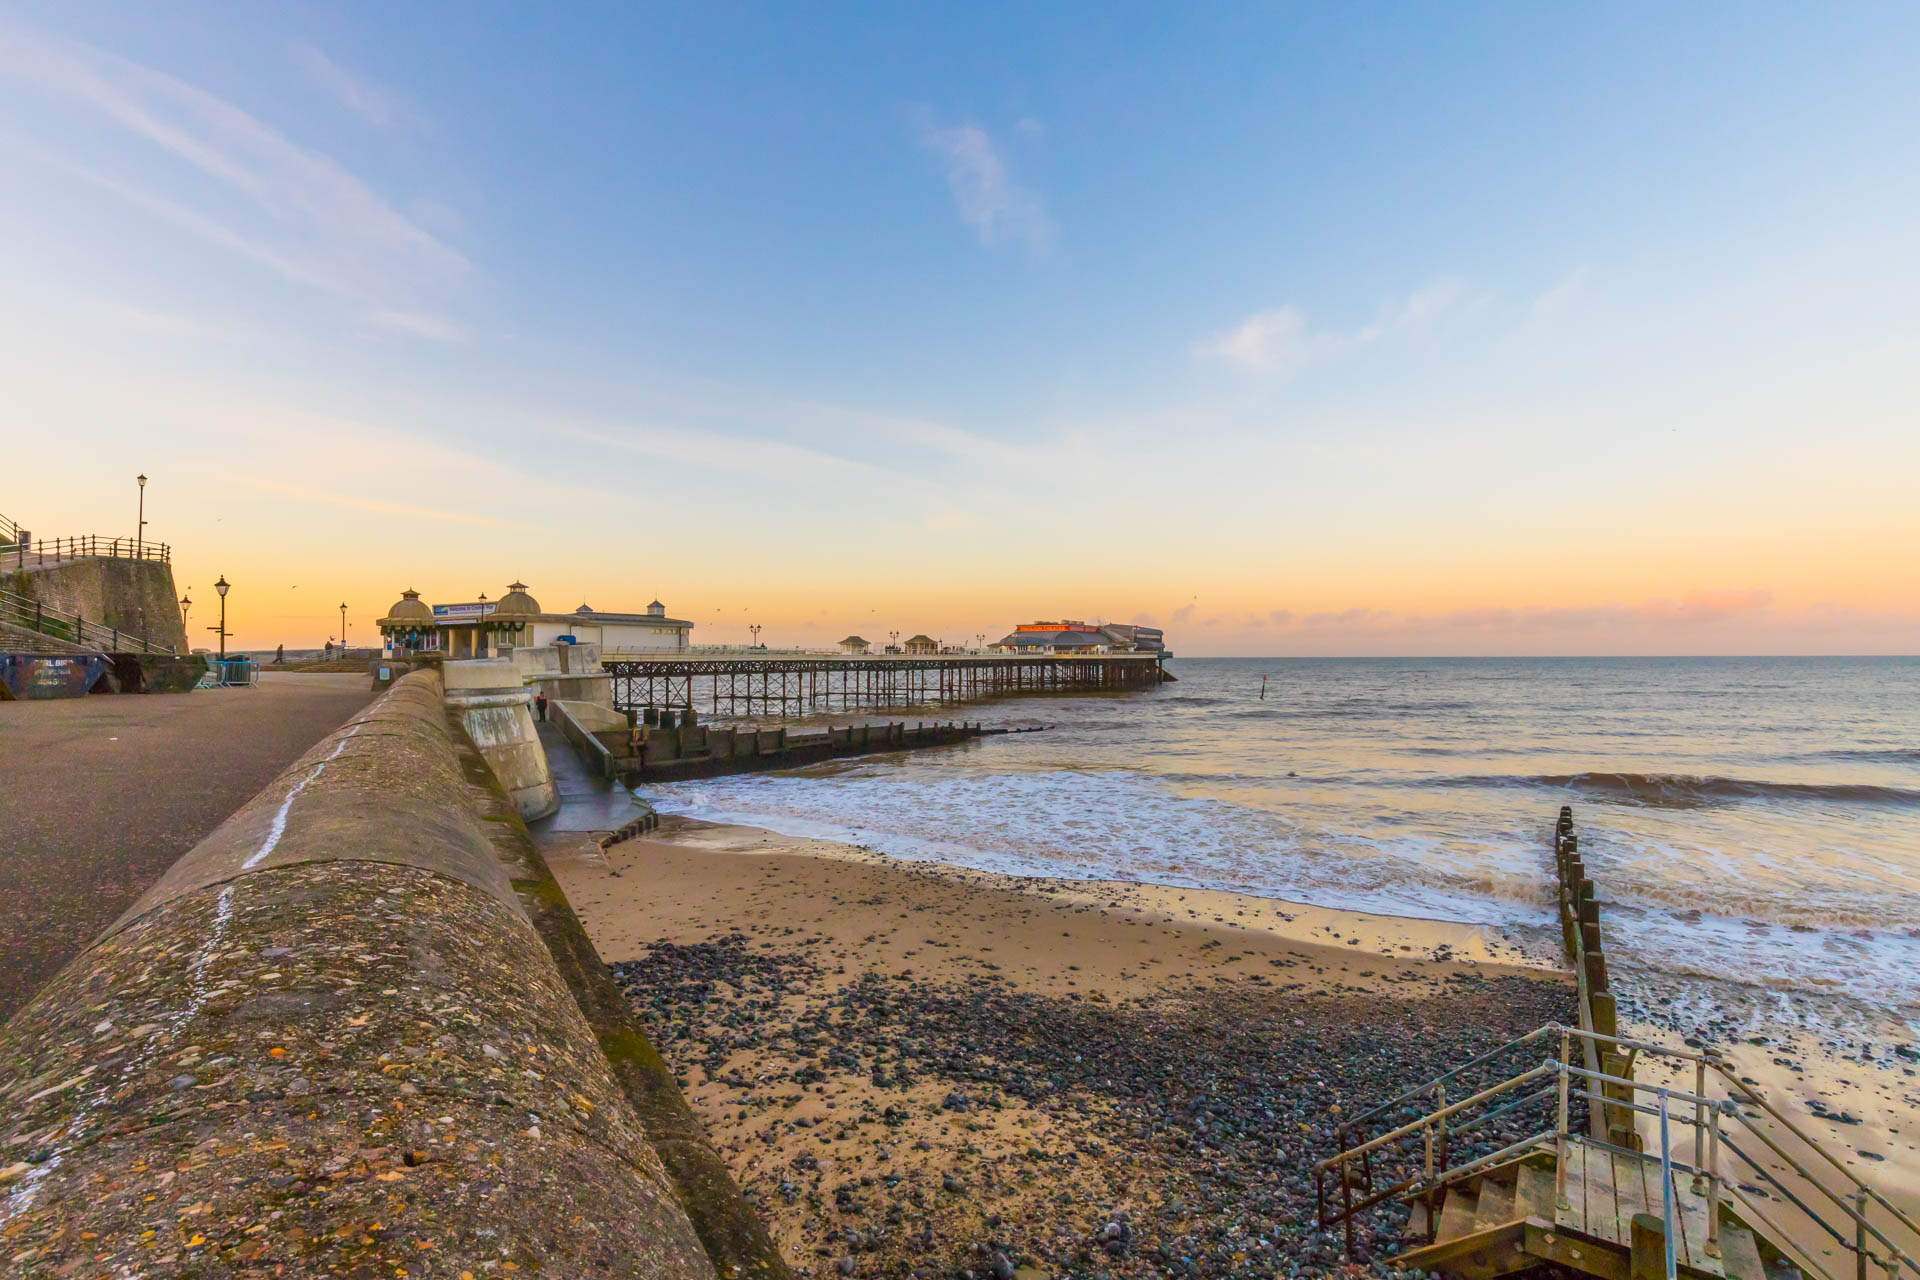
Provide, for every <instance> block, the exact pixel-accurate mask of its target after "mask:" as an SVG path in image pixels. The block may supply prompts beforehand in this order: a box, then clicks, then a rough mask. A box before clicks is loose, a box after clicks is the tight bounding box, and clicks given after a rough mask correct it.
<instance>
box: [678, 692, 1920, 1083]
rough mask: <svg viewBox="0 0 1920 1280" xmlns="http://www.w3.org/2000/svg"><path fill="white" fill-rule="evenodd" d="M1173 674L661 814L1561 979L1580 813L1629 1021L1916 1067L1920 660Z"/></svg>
mask: <svg viewBox="0 0 1920 1280" xmlns="http://www.w3.org/2000/svg"><path fill="white" fill-rule="evenodd" d="M1167 669H1168V670H1169V671H1170V672H1171V673H1172V674H1173V675H1174V676H1175V677H1176V678H1177V680H1176V682H1174V683H1169V684H1166V685H1164V686H1162V687H1160V688H1159V689H1157V690H1154V691H1151V692H1146V693H1131V694H1123V695H1116V696H1112V697H1107V696H1089V695H1084V694H1082V695H1067V696H1052V697H1028V698H1015V699H1006V700H1002V701H995V702H988V703H981V704H972V705H969V706H966V707H964V708H940V709H926V710H924V711H920V712H913V711H909V712H908V713H907V714H906V718H907V719H909V720H912V719H914V718H916V716H918V718H925V719H932V718H936V717H937V718H941V719H954V718H965V719H969V720H979V721H983V722H985V723H986V724H988V725H992V726H1005V727H1016V728H1041V729H1044V732H1038V733H1027V734H1017V735H1008V736H1005V737H995V738H987V739H983V740H981V741H979V742H977V743H974V744H971V745H968V746H965V747H959V748H954V749H947V750H937V751H925V752H913V753H906V754H901V755H887V756H873V757H864V758H859V759H855V760H850V761H839V762H834V763H832V764H828V765H824V766H820V767H816V768H810V769H804V770H798V771H794V772H789V773H780V774H757V775H745V776H738V777H731V778H722V779H715V780H709V781H703V782H686V783H677V784H671V785H665V786H655V787H649V788H648V789H647V793H646V794H647V798H648V799H649V800H650V801H651V802H652V803H654V804H655V805H656V806H657V807H658V808H659V809H660V810H661V811H663V812H667V813H678V814H685V815H688V816H691V817H695V818H700V819H705V820H708V821H714V822H726V823H740V824H747V825H753V826H758V827H764V828H768V829H771V830H774V831H779V832H783V833H787V834H791V835H803V836H812V837H819V838H826V839H832V840H837V841H842V842H847V843H853V844H859V845H864V846H867V847H869V848H871V849H874V850H877V851H879V852H881V853H884V854H887V855H889V856H892V857H896V858H903V859H916V860H927V861H937V862H943V863H950V864H955V865H959V866H964V867H970V868H979V869H985V870H991V871H998V872H1006V873H1012V874H1016V875H1024V876H1041V877H1060V878H1068V879H1111V880H1122V881H1138V882H1146V883H1153V884H1160V885H1170V886H1184V887H1197V888H1206V889H1218V890H1227V891H1232V892H1236V893H1242V894H1251V895H1257V896H1260V897H1265V898H1274V899H1282V900H1286V901H1290V902H1299V903H1311V904H1314V905H1317V906H1323V907H1333V908H1344V909H1350V910H1354V911H1362V912H1368V913H1374V914H1387V915H1396V916H1406V917H1413V918H1418V919H1427V920H1442V921H1453V922H1463V923H1467V924H1473V925H1480V926H1485V927H1486V928H1487V929H1488V930H1489V931H1490V932H1496V933H1498V934H1499V936H1501V937H1502V938H1504V939H1507V940H1509V941H1510V942H1512V943H1514V944H1515V945H1518V946H1520V947H1521V948H1522V950H1524V951H1527V952H1529V953H1530V954H1531V955H1533V956H1536V957H1537V958H1538V959H1539V961H1540V962H1541V963H1544V964H1551V963H1555V962H1556V961H1557V955H1556V952H1557V948H1558V945H1559V942H1558V938H1559V934H1558V927H1557V925H1556V924H1555V917H1554V914H1553V869H1552V859H1551V854H1550V848H1551V845H1550V831H1551V828H1552V825H1553V821H1554V818H1555V816H1556V815H1557V813H1558V811H1559V809H1560V806H1561V805H1572V806H1573V810H1574V817H1575V825H1576V831H1577V832H1578V834H1579V837H1580V843H1581V849H1582V852H1583V854H1584V855H1585V857H1586V861H1587V865H1588V868H1589V873H1590V874H1591V875H1592V877H1593V878H1594V880H1595V881H1596V882H1597V885H1598V888H1599V894H1600V898H1601V903H1602V912H1603V921H1604V926H1605V929H1606V932H1607V939H1608V943H1607V945H1608V950H1609V955H1610V959H1611V960H1612V963H1613V967H1614V985H1615V987H1616V989H1618V990H1619V991H1620V992H1621V994H1622V996H1623V1003H1622V1008H1623V1012H1624V1013H1627V1014H1629V1015H1630V1016H1637V1017H1639V1018H1641V1019H1643V1020H1647V1021H1652V1022H1664V1023H1665V1024H1666V1025H1668V1026H1669V1027H1671V1028H1674V1029H1677V1030H1679V1031H1683V1032H1684V1031H1686V1030H1687V1029H1688V1028H1687V1026H1686V1023H1687V1021H1688V1020H1689V1019H1694V1020H1698V1021H1700V1022H1701V1023H1702V1024H1705V1023H1707V1022H1712V1023H1713V1024H1714V1026H1715V1027H1716V1029H1717V1030H1718V1032H1719V1033H1720V1034H1721V1035H1722V1036H1727V1035H1734V1036H1738V1037H1741V1038H1749V1037H1760V1038H1765V1037H1767V1036H1769V1035H1773V1036H1780V1035H1783V1034H1788V1033H1791V1032H1795V1031H1799V1032H1811V1033H1813V1034H1815V1035H1817V1036H1819V1037H1822V1038H1823V1039H1824V1040H1825V1041H1826V1042H1827V1043H1828V1044H1829V1046H1830V1047H1834V1048H1836V1049H1840V1050H1844V1052H1846V1053H1847V1054H1848V1055H1850V1056H1864V1059H1865V1060H1867V1061H1881V1060H1884V1061H1885V1062H1887V1063H1895V1062H1896V1060H1895V1059H1893V1058H1890V1057H1887V1053H1888V1051H1889V1050H1890V1049H1893V1048H1894V1047H1895V1046H1897V1045H1900V1044H1902V1043H1904V1044H1905V1045H1906V1046H1907V1047H1908V1049H1909V1050H1910V1049H1911V1045H1912V1042H1913V1040H1914V1038H1915V1034H1916V1031H1920V659H1914V658H1582V659H1568V658H1512V659H1492V658H1470V659H1451V658H1421V659H1285V658H1219V659H1180V658H1176V659H1172V660H1170V661H1169V663H1168V667H1167ZM829 718H830V719H832V720H834V721H835V722H845V721H847V720H849V719H855V718H859V719H878V718H880V717H879V716H875V715H868V716H860V717H854V716H850V715H849V714H848V713H840V714H837V715H835V716H833V717H829Z"/></svg>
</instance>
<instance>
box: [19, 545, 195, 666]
mask: <svg viewBox="0 0 1920 1280" xmlns="http://www.w3.org/2000/svg"><path fill="white" fill-rule="evenodd" d="M20 581H22V582H23V584H24V586H25V589H26V591H27V592H28V593H30V594H31V595H32V596H33V597H34V598H35V599H37V600H39V601H40V602H41V603H42V604H45V605H47V606H49V607H51V608H55V609H64V610H66V611H67V612H68V613H77V614H79V615H80V616H81V617H83V618H85V619H86V620H87V621H88V622H93V623H98V624H99V625H100V626H103V627H114V628H117V629H118V630H120V631H121V632H123V633H125V634H126V635H128V636H130V637H141V636H143V637H145V638H146V639H148V640H150V641H152V642H153V643H154V644H156V645H172V646H173V647H174V649H176V650H177V651H179V652H180V653H185V652H187V650H188V647H189V646H188V644H187V629H186V626H185V624H183V623H182V622H181V620H180V593H179V592H178V591H177V590H175V589H174V585H173V569H172V568H171V567H170V566H168V565H166V564H163V563H161V562H160V561H158V560H116V559H113V558H111V557H104V556H102V557H94V558H92V559H88V560H68V561H65V562H62V563H60V564H51V565H47V566H46V567H44V568H39V569H33V570H30V571H29V572H27V573H26V574H24V575H22V577H21V579H20ZM208 594H209V595H211V594H212V593H211V592H209V593H208ZM201 608H203V609H208V610H209V613H208V616H207V619H206V620H207V621H208V622H209V623H212V622H217V621H218V620H219V617H220V602H219V601H218V600H211V599H210V600H209V601H207V603H206V604H204V605H202V606H201ZM196 612H197V611H196Z"/></svg>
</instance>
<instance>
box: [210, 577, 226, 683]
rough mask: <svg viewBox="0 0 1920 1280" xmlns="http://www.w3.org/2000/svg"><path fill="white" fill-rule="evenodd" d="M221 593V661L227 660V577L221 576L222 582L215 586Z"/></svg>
mask: <svg viewBox="0 0 1920 1280" xmlns="http://www.w3.org/2000/svg"><path fill="white" fill-rule="evenodd" d="M213 589H214V590H215V591H218V592H219V593H220V628H219V630H220V661H222V662H225V661H226V660H227V575H226V574H224V573H223V574H221V575H220V581H218V582H216V583H214V584H213Z"/></svg>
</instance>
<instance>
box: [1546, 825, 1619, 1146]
mask: <svg viewBox="0 0 1920 1280" xmlns="http://www.w3.org/2000/svg"><path fill="white" fill-rule="evenodd" d="M1553 863H1554V871H1555V875H1556V878H1557V879H1558V881H1559V903H1560V938H1561V942H1562V943H1563V945H1564V946H1565V948H1566V953H1567V963H1568V964H1569V965H1571V966H1572V967H1573V976H1574V982H1575V984H1576V986H1577V988H1578V991H1579V1000H1580V1008H1579V1016H1580V1027H1581V1029H1582V1030H1584V1031H1592V1032H1595V1033H1596V1034H1598V1035H1601V1036H1608V1037H1618V1036H1619V1034H1620V1013H1619V1008H1618V1006H1617V1005H1616V1003H1615V1001H1614V996H1613V984H1612V981H1611V979H1610V978H1609V977H1608V975H1607V952H1606V939H1605V938H1604V937H1603V936H1602V934H1601V932H1600V899H1599V895H1598V892H1597V890H1596V889H1595V887H1594V883H1593V878H1592V877H1591V876H1589V875H1588V874H1587V866H1586V861H1585V859H1583V858H1582V857H1581V856H1580V837H1579V836H1578V835H1576V834H1575V833H1574V830H1573V806H1572V805H1561V806H1560V816H1559V818H1558V819H1557V820H1556V821H1555V822H1554V827H1553ZM1583 1044H1584V1046H1585V1054H1586V1057H1587V1064H1586V1065H1587V1068H1588V1070H1591V1071H1600V1072H1603V1073H1605V1074H1606V1075H1609V1076H1613V1077H1615V1078H1618V1079H1623V1080H1631V1079H1632V1078H1633V1055H1632V1054H1631V1053H1624V1054H1623V1053H1618V1052H1615V1051H1613V1049H1612V1048H1610V1047H1607V1046H1606V1044H1605V1042H1604V1041H1602V1042H1598V1043H1596V1042H1595V1041H1593V1040H1585V1041H1583ZM1602 1092H1603V1094H1604V1095H1605V1096H1607V1097H1610V1098H1615V1099H1617V1100H1619V1101H1620V1102H1622V1103H1630V1102H1632V1101H1633V1097H1632V1095H1633V1089H1632V1087H1631V1086H1630V1085H1604V1086H1602ZM1592 1126H1593V1134H1594V1136H1595V1137H1597V1138H1603V1139H1606V1140H1607V1141H1610V1142H1613V1143H1614V1144H1615V1145H1618V1146H1623V1147H1628V1148H1630V1149H1637V1148H1638V1147H1639V1137H1638V1134H1637V1132H1636V1130H1635V1128H1634V1124H1633V1113H1632V1112H1631V1111H1629V1110H1627V1109H1626V1108H1625V1107H1624V1106H1623V1107H1619V1108H1614V1107H1597V1108H1595V1109H1594V1111H1593V1119H1592Z"/></svg>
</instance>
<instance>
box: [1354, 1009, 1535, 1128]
mask: <svg viewBox="0 0 1920 1280" xmlns="http://www.w3.org/2000/svg"><path fill="white" fill-rule="evenodd" d="M1559 1029H1560V1026H1559V1024H1558V1023H1552V1022H1550V1023H1548V1024H1547V1025H1546V1026H1544V1027H1540V1028H1538V1029H1536V1030H1533V1031H1529V1032H1527V1033H1526V1034H1525V1035H1523V1036H1515V1037H1514V1038H1513V1039H1511V1040H1509V1041H1507V1042H1506V1043H1505V1044H1503V1045H1501V1046H1500V1047H1499V1048H1497V1049H1490V1050H1488V1051H1487V1052H1486V1053H1483V1054H1481V1055H1480V1056H1479V1057H1477V1058H1475V1059H1474V1060H1473V1061H1471V1062H1463V1063H1461V1064H1460V1065H1459V1066H1457V1067H1455V1068H1454V1069H1453V1070H1451V1071H1448V1072H1446V1073H1444V1074H1442V1075H1438V1076H1435V1077H1434V1078H1433V1079H1431V1080H1429V1081H1427V1082H1426V1083H1425V1084H1422V1085H1415V1086H1414V1087H1413V1088H1411V1089H1409V1090H1407V1091H1406V1092H1405V1093H1403V1094H1401V1095H1400V1096H1399V1097H1397V1098H1394V1099H1392V1100H1391V1101H1388V1102H1383V1103H1381V1104H1380V1105H1379V1106H1377V1107H1369V1108H1368V1109H1367V1110H1365V1111H1363V1112H1361V1113H1360V1114H1359V1115H1357V1116H1353V1117H1352V1118H1350V1119H1348V1120H1344V1121H1342V1122H1341V1123H1340V1124H1339V1125H1337V1126H1335V1130H1334V1131H1335V1132H1336V1133H1342V1134H1344V1133H1346V1132H1347V1131H1348V1130H1350V1129H1355V1128H1358V1127H1359V1126H1361V1125H1363V1124H1365V1123H1366V1122H1367V1121H1369V1120H1371V1119H1373V1118H1374V1117H1375V1116H1377V1115H1379V1114H1380V1113H1381V1112H1383V1111H1391V1110H1393V1109H1394V1108H1395V1107H1398V1106H1401V1105H1403V1104H1405V1103H1408V1102H1411V1101H1412V1100H1413V1099H1415V1098H1417V1097H1420V1096H1421V1095H1422V1094H1426V1093H1431V1092H1433V1090H1434V1089H1435V1088H1437V1087H1439V1086H1441V1085H1444V1084H1446V1083H1447V1082H1448V1081H1450V1080H1452V1079H1453V1078H1454V1077H1455V1076H1458V1075H1459V1074H1461V1073H1462V1072H1464V1071H1471V1070H1473V1069H1474V1068H1475V1067H1478V1066H1484V1065H1485V1064H1486V1063H1489V1062H1492V1061H1493V1060H1494V1059H1495V1058H1498V1057H1499V1056H1501V1055H1502V1054H1504V1053H1510V1052H1512V1051H1513V1050H1514V1049H1517V1048H1519V1047H1520V1046H1521V1045H1524V1044H1530V1043H1532V1042H1533V1041H1535V1040H1538V1039H1539V1038H1540V1037H1542V1036H1544V1035H1547V1034H1548V1033H1549V1032H1555V1031H1558V1030H1559Z"/></svg>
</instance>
